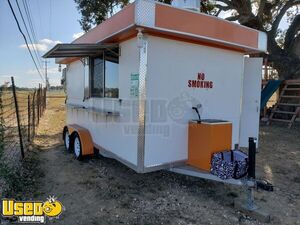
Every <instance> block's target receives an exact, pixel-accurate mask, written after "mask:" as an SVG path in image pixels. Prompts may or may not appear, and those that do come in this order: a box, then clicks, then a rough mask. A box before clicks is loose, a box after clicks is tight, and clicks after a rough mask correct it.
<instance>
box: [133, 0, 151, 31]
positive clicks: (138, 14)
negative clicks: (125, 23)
mask: <svg viewBox="0 0 300 225" xmlns="http://www.w3.org/2000/svg"><path fill="white" fill-rule="evenodd" d="M135 23H136V25H140V26H147V27H154V26H155V2H154V1H151V0H148V1H145V0H137V1H136V2H135Z"/></svg>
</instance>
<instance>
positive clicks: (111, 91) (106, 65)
mask: <svg viewBox="0 0 300 225" xmlns="http://www.w3.org/2000/svg"><path fill="white" fill-rule="evenodd" d="M90 74H91V76H90V77H91V96H92V97H105V98H119V56H118V54H116V53H115V52H111V51H107V52H104V53H103V54H102V55H101V56H98V57H94V58H90Z"/></svg>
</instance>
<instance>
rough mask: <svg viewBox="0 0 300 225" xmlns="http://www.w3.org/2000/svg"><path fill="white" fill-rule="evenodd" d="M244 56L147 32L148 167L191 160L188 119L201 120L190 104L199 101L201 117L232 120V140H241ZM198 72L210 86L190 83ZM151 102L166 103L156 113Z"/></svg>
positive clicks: (146, 147)
mask: <svg viewBox="0 0 300 225" xmlns="http://www.w3.org/2000/svg"><path fill="white" fill-rule="evenodd" d="M243 60H244V58H243V55H242V54H241V53H238V52H233V51H228V50H222V49H217V48H212V47H207V46H200V45H194V44H190V43H185V42H179V41H171V40H167V39H163V38H158V37H153V36H150V37H149V58H148V78H147V79H148V80H147V103H148V107H150V109H148V110H147V112H148V113H147V118H146V121H147V122H146V140H145V142H146V144H145V145H146V146H145V151H146V152H145V164H146V166H148V167H149V166H154V165H159V164H163V163H169V162H174V161H179V160H185V159H187V149H188V121H189V120H190V119H197V115H196V114H195V112H194V111H193V110H192V109H191V108H192V106H195V105H196V104H198V103H201V104H202V106H203V107H202V110H201V116H202V118H205V119H223V120H228V121H231V122H232V123H233V136H232V144H233V145H234V144H236V143H238V142H239V126H240V113H241V97H242V96H241V93H242V74H243ZM199 72H204V73H205V74H206V78H207V80H211V81H213V82H214V87H213V88H212V89H205V88H204V89H198V88H194V89H193V88H189V87H188V83H187V82H188V80H190V79H196V76H197V74H198V73H199ZM155 101H157V103H155ZM153 104H154V105H157V104H158V105H160V106H159V107H161V108H163V109H165V108H166V110H165V112H163V111H161V112H160V113H161V115H159V116H157V118H155V116H154V114H153V113H152V112H151V110H152V109H153ZM151 105H152V107H151ZM153 117H154V118H153ZM164 117H165V118H164ZM155 119H161V121H155ZM174 119H175V120H174ZM216 141H217V140H216ZM232 147H233V146H232Z"/></svg>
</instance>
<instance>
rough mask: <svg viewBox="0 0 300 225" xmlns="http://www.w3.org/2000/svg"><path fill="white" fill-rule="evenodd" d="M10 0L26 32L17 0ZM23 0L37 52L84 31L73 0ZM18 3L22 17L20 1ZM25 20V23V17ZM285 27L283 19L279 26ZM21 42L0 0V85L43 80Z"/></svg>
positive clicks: (55, 77)
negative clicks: (34, 36)
mask: <svg viewBox="0 0 300 225" xmlns="http://www.w3.org/2000/svg"><path fill="white" fill-rule="evenodd" d="M10 1H11V3H12V6H13V8H14V10H15V13H16V15H17V18H18V20H19V22H20V24H21V28H22V30H23V32H24V33H25V32H26V30H25V28H24V26H23V22H22V20H21V17H20V14H19V12H18V8H17V5H16V0H10ZM25 1H26V2H27V4H28V7H29V10H30V12H31V17H32V23H33V27H34V30H35V33H36V39H37V43H34V44H35V46H36V48H37V49H38V51H39V54H40V55H43V54H44V53H45V52H47V51H48V50H50V49H51V48H52V47H53V46H54V45H55V44H57V43H69V42H71V41H73V40H74V39H75V38H76V37H79V36H80V35H81V34H83V32H82V30H81V27H80V24H79V22H78V20H79V19H80V17H81V16H80V14H79V12H78V11H77V9H76V4H75V2H74V0H25ZM18 2H19V5H20V8H21V10H22V12H23V15H24V16H25V15H26V14H25V12H24V6H23V1H22V0H18ZM25 21H26V22H27V19H26V17H25ZM27 25H28V23H27ZM287 26H288V25H287V23H286V18H284V19H283V20H282V23H281V27H282V28H286V27H287ZM25 34H26V33H25ZM26 36H27V35H26ZM28 41H29V39H28ZM24 44H25V42H24V39H23V38H22V35H21V34H20V32H19V31H18V28H17V25H16V22H15V20H14V18H13V15H12V13H11V11H10V8H9V5H8V2H7V0H0V47H1V49H0V85H1V84H3V83H4V82H5V81H10V77H11V76H14V78H15V83H16V85H17V86H21V87H37V86H38V85H39V83H43V82H42V80H41V78H40V76H39V74H38V72H37V70H36V69H35V66H34V64H33V61H32V60H31V58H30V55H29V52H28V50H27V49H26V46H25V45H24ZM30 47H32V46H30ZM47 60H48V61H49V63H48V78H49V81H50V85H52V86H56V85H60V79H61V72H58V65H57V64H55V63H54V59H47Z"/></svg>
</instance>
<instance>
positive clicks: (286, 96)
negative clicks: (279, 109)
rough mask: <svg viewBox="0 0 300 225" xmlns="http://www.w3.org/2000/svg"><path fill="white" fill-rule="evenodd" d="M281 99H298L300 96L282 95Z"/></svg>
mask: <svg viewBox="0 0 300 225" xmlns="http://www.w3.org/2000/svg"><path fill="white" fill-rule="evenodd" d="M281 98H300V96H296V95H282V96H281Z"/></svg>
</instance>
